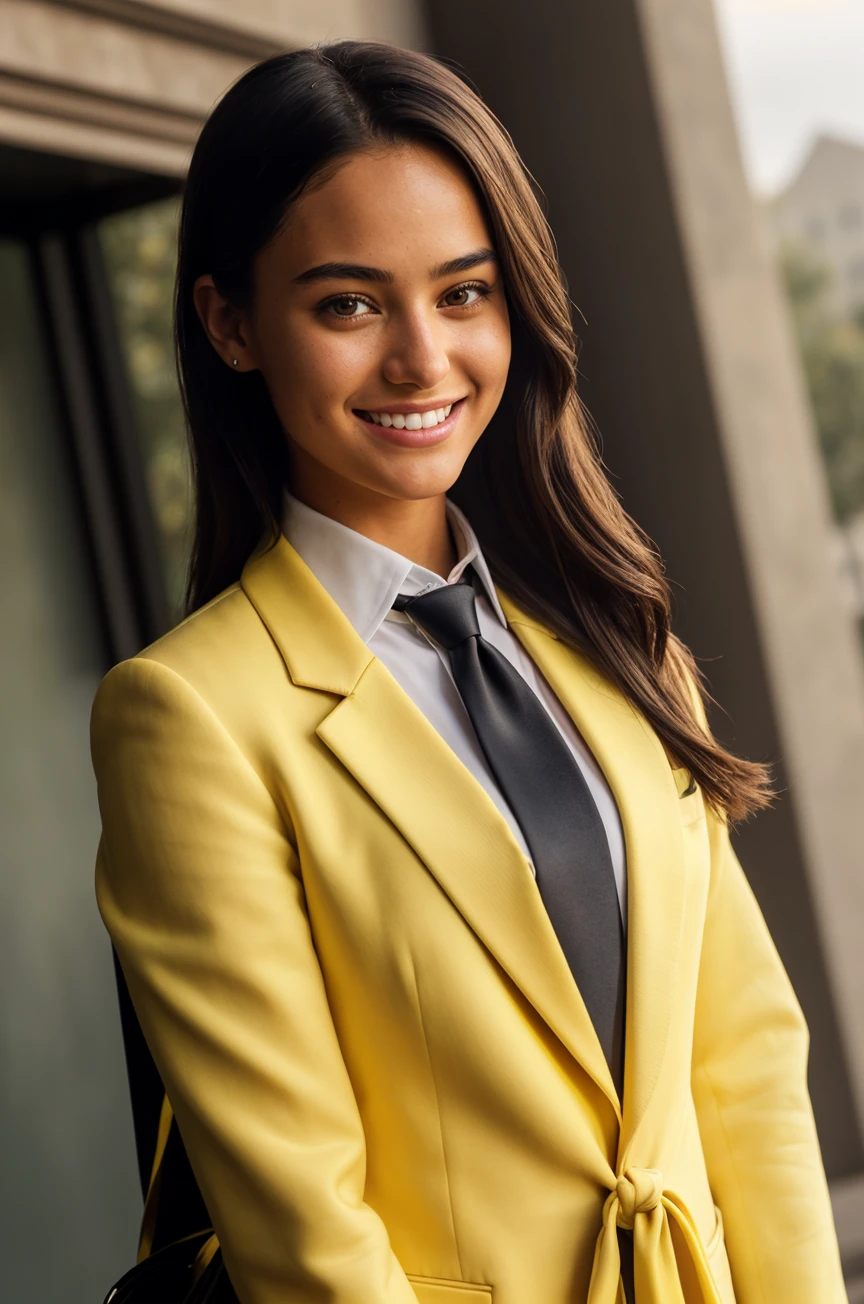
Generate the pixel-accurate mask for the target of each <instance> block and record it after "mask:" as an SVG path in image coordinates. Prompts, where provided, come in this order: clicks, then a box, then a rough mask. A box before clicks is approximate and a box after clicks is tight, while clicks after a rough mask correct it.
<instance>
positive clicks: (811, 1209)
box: [692, 810, 847, 1304]
mask: <svg viewBox="0 0 864 1304" xmlns="http://www.w3.org/2000/svg"><path fill="white" fill-rule="evenodd" d="M707 819H708V827H709V837H710V841H711V886H710V892H709V898H708V907H707V915H706V923H705V933H704V939H703V946H702V958H701V963H700V969H699V979H698V988H697V1001H696V1019H695V1032H694V1048H693V1078H692V1085H693V1095H694V1100H695V1105H696V1112H697V1117H698V1121H699V1129H700V1134H701V1137H702V1143H703V1149H704V1153H705V1157H706V1162H707V1165H708V1178H709V1182H710V1185H711V1189H712V1191H713V1194H714V1199H715V1201H716V1203H717V1204H718V1205H719V1207H720V1209H721V1211H722V1214H723V1220H724V1224H725V1228H726V1244H727V1249H728V1253H729V1260H730V1264H731V1268H732V1278H733V1284H734V1288H735V1296H736V1299H737V1301H738V1304H776V1301H778V1300H782V1301H783V1304H846V1299H847V1296H846V1290H845V1287H844V1284H843V1276H842V1272H841V1269H840V1257H839V1251H838V1247H837V1238H836V1234H835V1231H834V1222H833V1217H832V1211H831V1202H830V1199H829V1195H828V1187H827V1182H826V1179H825V1172H824V1169H823V1165H822V1157H821V1153H820V1149H819V1142H818V1139H817V1136H816V1128H815V1124H814V1120H813V1112H812V1108H811V1105H810V1098H809V1094H808V1090H807V1053H808V1042H809V1038H808V1032H807V1028H806V1025H805V1022H804V1017H803V1015H802V1012H801V1009H800V1006H799V1004H798V1001H797V999H796V997H795V994H794V992H793V990H792V986H791V984H790V982H789V979H788V977H787V975H786V972H785V970H784V968H783V965H782V963H781V960H780V957H779V955H778V954H777V951H776V949H775V947H774V944H773V942H772V940H771V937H770V935H769V933H768V929H767V926H766V924H765V921H764V918H763V916H762V913H761V911H760V909H759V906H758V904H757V902H756V899H755V897H754V895H753V892H752V890H751V888H750V886H749V884H748V882H747V880H746V878H745V876H744V873H743V870H742V868H741V865H740V863H739V861H738V858H737V856H736V855H735V852H734V850H733V848H732V846H731V843H730V841H729V833H728V829H727V826H726V823H725V821H724V820H723V819H721V818H719V817H718V816H716V815H715V814H714V813H713V812H712V811H710V810H709V811H708V815H707Z"/></svg>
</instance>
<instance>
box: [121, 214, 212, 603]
mask: <svg viewBox="0 0 864 1304" xmlns="http://www.w3.org/2000/svg"><path fill="white" fill-rule="evenodd" d="M179 215H180V200H179V198H174V199H168V200H160V201H159V202H158V203H155V204H148V205H146V206H145V207H142V208H136V209H130V210H129V211H128V212H124V213H117V214H115V215H113V216H112V217H109V218H106V219H105V220H104V221H103V222H102V223H101V225H100V237H101V243H102V249H103V253H104V257H105V262H106V266H107V270H108V277H109V282H110V284H111V288H112V291H113V298H114V307H115V312H116V315H117V321H118V328H119V331H120V336H121V342H122V345H123V350H124V353H125V356H126V361H127V366H128V372H129V380H130V386H131V390H132V398H133V403H134V409H135V419H136V424H137V427H138V431H139V434H140V437H141V443H142V451H143V455H144V463H145V467H146V473H147V485H148V490H149V494H150V501H151V503H152V506H153V514H154V517H155V520H156V526H157V529H158V533H159V541H160V547H161V555H162V565H163V572H164V575H165V584H166V588H167V590H168V595H169V598H170V600H171V604H172V607H173V612H174V616H175V618H176V619H178V620H179V619H180V617H181V615H182V602H183V590H184V586H185V580H186V567H187V562H188V555H189V547H190V543H191V538H190V516H191V493H190V477H189V463H188V454H187V445H186V434H185V425H184V416H183V408H182V404H181V401H180V392H179V389H178V386H177V376H176V372H175V368H174V349H173V340H172V315H173V295H174V276H175V271H176V263H177V224H178V220H179Z"/></svg>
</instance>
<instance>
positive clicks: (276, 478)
mask: <svg viewBox="0 0 864 1304" xmlns="http://www.w3.org/2000/svg"><path fill="white" fill-rule="evenodd" d="M406 141H416V142H423V143H427V144H431V145H434V146H437V147H438V148H441V149H445V150H447V151H449V152H450V154H451V156H455V157H456V158H457V159H458V160H460V161H461V164H462V166H463V168H464V169H465V171H466V173H467V175H468V177H469V178H470V179H471V181H472V183H473V185H474V188H475V191H476V193H477V195H478V198H479V200H480V202H481V204H482V205H483V207H484V209H485V212H486V215H487V218H488V221H489V223H490V225H491V228H492V231H493V233H494V239H495V245H496V249H497V252H498V256H499V259H500V262H501V267H502V270H503V273H504V284H505V287H506V293H507V299H508V306H509V310H510V318H511V330H512V336H513V352H512V362H511V367H510V372H509V376H508V380H507V385H506V388H505V393H504V397H503V399H502V402H501V404H500V406H499V409H498V411H497V413H496V414H495V417H494V418H493V420H492V422H491V423H490V425H489V427H488V429H487V430H486V431H485V432H484V434H483V436H482V438H481V439H480V440H479V441H478V443H477V445H476V447H475V449H474V451H473V452H472V454H471V456H470V457H469V459H468V462H467V463H466V466H465V468H464V470H463V472H462V474H461V476H460V477H459V480H458V481H457V483H456V484H455V485H454V486H453V488H452V490H451V496H452V497H453V498H454V500H455V501H456V502H458V503H459V505H460V506H461V507H462V508H463V510H464V511H465V512H466V514H467V515H468V517H469V519H470V521H471V523H472V525H473V526H474V529H475V530H476V532H477V535H478V537H479V539H480V542H481V544H482V547H483V549H484V552H485V554H486V557H487V560H488V562H489V566H490V569H491V571H492V574H493V576H494V578H495V581H496V583H498V584H500V586H501V587H502V589H504V590H505V591H506V592H507V593H508V594H509V595H510V596H511V597H512V598H513V599H514V600H515V601H516V602H517V603H518V604H519V606H521V607H522V608H523V609H524V610H525V611H526V612H528V613H530V614H531V615H533V616H535V617H536V618H538V619H539V620H540V621H542V622H543V623H544V624H545V625H546V626H547V627H548V628H550V629H551V630H553V631H554V632H555V633H557V634H558V635H559V636H560V637H561V638H562V639H564V640H565V641H566V642H567V643H568V644H570V645H572V646H573V647H575V648H577V649H578V650H579V651H580V652H582V653H583V655H585V656H587V657H588V658H590V660H591V661H592V662H593V663H594V664H595V665H596V667H597V668H598V669H599V670H600V671H601V672H602V673H603V674H604V675H606V676H607V677H608V678H609V679H610V680H611V681H612V682H613V683H615V684H616V685H617V686H618V687H619V688H620V689H621V690H622V692H623V693H624V694H625V695H626V696H627V698H628V699H629V700H630V701H631V702H632V704H633V705H634V706H635V707H636V708H637V709H638V710H639V711H640V712H641V713H642V715H643V716H644V717H645V718H646V720H648V721H649V723H650V724H651V725H652V726H653V728H654V729H655V731H656V732H657V734H658V736H659V738H660V739H661V741H662V743H663V745H664V748H665V749H666V752H667V755H668V756H669V757H670V762H671V763H672V764H674V765H676V766H681V767H685V768H686V769H687V770H688V771H689V772H690V774H691V776H692V778H693V779H695V780H696V782H697V783H698V784H699V785H700V786H701V788H702V791H703V793H704V795H705V798H706V800H707V801H708V802H709V803H710V804H711V805H712V806H713V807H714V808H715V810H717V811H718V812H725V814H726V815H727V817H728V818H729V819H730V821H735V820H738V819H741V818H743V817H744V816H746V815H748V814H750V813H751V812H752V811H755V810H757V809H759V808H760V807H763V806H766V805H768V804H769V802H770V801H771V800H772V793H771V789H770V776H769V773H768V770H767V768H766V767H765V766H764V765H761V764H759V763H756V762H753V761H747V760H743V759H741V758H739V757H737V756H734V755H733V754H732V753H730V752H729V751H727V750H726V749H725V748H723V747H722V746H721V745H720V744H719V743H718V742H717V741H716V740H715V739H714V738H713V737H712V736H711V734H710V732H709V731H708V728H707V725H706V723H705V715H704V701H705V699H707V697H708V694H707V692H706V689H705V685H704V676H703V675H702V673H701V671H700V670H699V668H698V667H697V665H696V663H695V661H694V658H693V655H692V653H691V652H690V651H689V649H688V648H687V647H685V645H684V644H683V643H682V642H681V641H680V640H679V639H678V638H677V637H676V636H675V635H674V634H673V633H672V632H671V629H670V592H669V587H668V585H667V582H666V580H665V579H664V572H663V565H662V562H661V559H660V557H659V556H658V554H657V551H656V549H655V548H654V546H653V545H652V543H651V541H650V539H648V537H647V536H646V535H645V534H644V532H643V531H642V530H641V529H640V528H639V526H638V525H637V524H636V523H635V522H634V521H633V520H632V519H631V518H630V517H629V516H628V515H627V513H626V512H625V511H624V509H623V508H622V506H621V503H620V502H619V500H618V497H617V496H616V494H615V492H614V490H613V489H612V486H611V484H610V483H609V480H608V479H607V477H606V474H605V472H604V469H603V465H602V462H601V460H600V456H599V452H598V449H597V447H596V444H595V441H594V439H593V436H592V434H591V431H590V426H589V423H588V421H587V420H586V417H585V413H584V412H583V410H582V407H581V405H580V401H579V398H578V395H577V392H576V357H577V345H576V337H575V334H574V330H573V323H572V319H571V312H570V303H569V300H568V297H567V293H566V291H565V288H564V284H563V281H562V276H561V271H560V268H559V265H558V259H557V256H556V251H555V244H554V240H553V237H552V234H551V231H550V229H549V226H548V224H547V222H546V219H545V217H544V215H543V211H542V209H541V206H540V203H539V202H538V199H537V195H536V193H535V188H534V186H533V183H532V179H531V177H530V176H529V174H528V172H527V171H526V169H525V167H524V165H523V163H522V162H521V160H520V158H519V155H518V154H517V152H516V149H515V148H514V146H513V143H512V141H511V139H510V137H509V136H508V134H507V132H506V131H505V130H504V128H503V127H502V126H501V124H500V123H499V122H498V120H497V119H496V118H495V116H494V115H493V114H492V113H491V111H490V110H489V109H488V108H487V107H486V105H485V104H484V103H483V101H482V100H481V99H480V97H479V95H477V94H476V92H475V91H474V90H473V88H472V87H471V86H470V85H469V84H468V82H467V80H466V79H464V78H463V77H462V76H461V75H460V74H459V73H458V71H456V70H454V69H453V68H451V67H450V66H449V65H448V64H446V63H444V62H442V61H440V60H438V59H434V58H431V57H429V56H427V55H422V54H417V53H414V52H411V51H408V50H401V49H397V48H395V47H393V46H388V45H382V44H376V43H371V42H361V41H339V42H337V43H334V44H329V45H323V46H317V47H313V48H311V49H305V50H296V51H292V52H290V53H287V54H281V55H277V56H275V57H274V58H271V59H267V60H265V61H264V62H262V63H259V64H257V65H255V66H254V67H253V68H251V69H249V71H248V72H246V73H245V74H244V75H243V76H242V77H241V78H240V79H239V80H238V81H237V82H236V83H235V84H234V85H233V86H232V87H231V88H230V89H229V90H228V91H227V93H226V94H225V95H224V96H223V98H222V99H221V101H220V102H219V104H218V105H217V106H216V108H215V109H214V111H213V112H212V114H211V115H210V117H209V118H208V120H207V122H206V123H205V125H204V127H203V129H202V131H201V134H200V136H199V139H198V142H197V144H196V147H195V151H194V154H193V157H192V161H191V165H190V168H189V173H188V177H187V182H186V187H185V192H184V199H183V209H182V215H181V222H180V238H179V265H178V275H177V286H176V301H175V323H176V355H177V368H178V374H179V379H180V386H181V392H182V395H183V401H184V405H185V409H186V417H187V426H188V432H189V440H190V445H191V452H192V465H193V477H194V488H195V502H196V522H195V539H194V547H193V554H192V562H191V567H190V574H189V584H188V589H187V611H189V612H191V611H193V610H195V609H197V608H198V607H199V606H201V605H202V604H203V603H205V602H207V601H208V600H209V599H210V598H212V597H214V596H215V595H216V594H217V593H219V592H220V591H221V590H222V589H223V588H225V587H226V586H228V585H230V584H232V583H234V582H235V581H236V580H237V579H239V576H240V572H241V570H242V568H243V565H244V563H245V562H246V560H247V558H248V557H249V555H250V554H251V552H252V551H253V550H254V549H255V548H256V546H258V545H259V543H260V542H261V541H262V539H265V540H267V539H268V538H272V540H273V541H274V542H275V540H276V538H277V537H278V532H279V524H278V521H279V512H280V504H281V497H282V490H283V487H284V486H285V485H286V484H288V483H290V467H289V463H288V451H287V441H286V439H285V435H284V432H283V430H282V428H281V426H280V424H279V421H278V418H277V416H276V413H275V410H274V408H273V405H272V403H271V401H270V398H269V394H268V392H267V389H266V385H265V383H264V380H263V377H262V376H261V374H260V373H259V372H249V373H245V374H240V375H235V374H233V373H232V372H231V371H230V370H229V369H228V368H227V367H226V366H225V364H224V362H223V361H222V360H221V358H219V356H218V355H217V353H216V352H215V350H214V349H213V348H212V346H211V345H210V342H209V340H208V339H207V337H206V335H205V333H204V330H203V327H202V325H201V322H200V320H199V318H198V315H197V312H196V311H195V307H194V303H193V298H192V287H193V285H194V283H195V280H196V279H197V277H199V276H201V275H202V274H203V273H208V272H209V273H210V274H211V275H212V277H213V280H214V282H215V284H216V287H217V289H218V290H219V292H220V293H221V294H222V295H224V296H225V298H226V299H228V300H229V301H230V302H232V303H234V304H236V305H237V306H248V305H249V304H250V303H251V299H252V286H253V262H254V259H255V256H256V254H257V253H258V252H259V251H260V249H261V248H262V247H263V246H264V245H265V244H266V243H267V242H268V241H269V240H271V239H272V238H273V237H274V236H275V235H276V234H277V233H278V231H279V230H280V229H281V226H282V224H283V223H284V221H285V219H286V216H287V214H288V211H289V209H290V206H291V204H292V202H293V201H294V200H295V199H296V198H297V197H298V196H299V195H300V193H301V192H302V191H303V190H304V188H305V187H307V186H308V185H309V184H310V182H312V181H313V180H315V179H319V178H320V177H321V176H322V175H326V174H327V173H326V171H325V169H328V168H331V167H333V166H338V163H339V161H340V160H341V159H342V158H344V157H346V156H348V155H349V154H351V153H353V152H356V151H358V150H364V149H369V148H371V147H374V146H380V145H381V144H386V143H403V142H406Z"/></svg>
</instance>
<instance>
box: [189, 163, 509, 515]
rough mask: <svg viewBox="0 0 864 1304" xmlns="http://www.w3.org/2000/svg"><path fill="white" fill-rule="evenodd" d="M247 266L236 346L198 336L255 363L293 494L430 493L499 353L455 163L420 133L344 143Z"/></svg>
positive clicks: (454, 472) (445, 472)
mask: <svg viewBox="0 0 864 1304" xmlns="http://www.w3.org/2000/svg"><path fill="white" fill-rule="evenodd" d="M254 275H255V296H254V307H253V309H252V310H251V312H249V313H248V314H245V315H244V317H243V319H242V320H241V321H240V322H239V324H238V327H237V335H236V336H235V339H236V340H237V342H236V343H235V342H232V341H231V340H228V339H223V340H222V342H221V343H222V344H223V345H224V346H225V347H220V342H219V341H218V339H216V338H214V332H213V331H212V330H211V332H210V334H211V339H213V341H214V344H215V345H216V347H217V348H218V349H219V352H220V353H221V354H222V356H223V357H225V358H226V360H227V361H228V362H229V365H230V363H231V359H232V358H233V357H238V358H239V360H240V362H239V366H238V368H237V370H240V369H243V370H250V369H253V368H256V367H257V368H259V369H260V370H261V372H262V374H263V376H264V379H265V381H266V384H267V388H268V390H269V393H270V396H271V398H272V401H273V405H274V407H275V409H276V412H277V413H278V415H279V418H280V420H281V422H282V426H283V428H284V430H285V432H286V436H287V438H288V441H289V444H290V447H291V454H292V471H293V488H294V490H295V492H297V493H298V495H299V496H302V497H304V498H305V499H306V501H307V502H310V503H311V504H312V505H313V506H319V507H320V506H323V505H325V504H327V503H328V502H329V503H332V502H333V501H334V495H336V500H337V501H338V500H340V499H341V500H344V499H345V498H346V497H350V498H353V499H355V500H356V499H357V497H358V496H359V497H360V498H361V499H366V500H370V495H375V496H380V495H383V496H384V497H386V498H390V499H403V500H405V499H426V498H431V497H434V496H436V495H440V494H443V493H445V492H446V491H447V490H448V489H449V488H450V486H451V485H452V484H453V482H454V481H455V480H456V478H457V476H458V475H459V472H460V471H461V469H462V466H463V464H464V462H465V459H466V458H467V456H468V454H469V453H470V451H471V449H472V448H473V446H474V444H475V443H476V441H477V440H478V439H479V437H480V435H481V433H482V432H483V430H484V429H485V427H486V426H487V424H488V422H489V420H490V418H491V416H492V414H493V413H494V411H495V409H496V407H497V406H498V403H499V402H500V399H501V395H502V392H503V390H504V383H505V380H506V377H507V369H508V366H509V362H510V329H509V321H508V315H507V305H506V302H505V297H504V286H503V282H502V275H501V270H500V268H499V266H498V263H497V260H496V258H495V254H494V252H493V249H492V237H491V234H490V231H489V228H488V226H487V223H486V220H485V218H484V215H483V212H482V210H481V208H480V205H479V204H478V202H477V199H476V197H475V195H474V192H473V190H472V188H471V186H470V184H469V183H468V181H467V180H466V178H465V176H464V174H463V173H462V171H461V169H460V168H459V166H458V165H457V164H455V163H454V162H452V161H451V160H450V159H449V157H447V156H446V155H445V154H443V153H442V152H439V151H437V150H434V149H432V148H427V147H425V146H423V145H402V146H394V147H391V148H386V149H381V150H379V151H375V152H372V153H363V154H357V155H353V156H352V157H351V158H349V159H348V161H346V162H345V163H344V164H343V165H342V166H340V167H339V168H338V170H337V171H336V172H335V174H333V175H332V176H330V177H329V179H327V180H326V181H324V182H322V183H320V184H318V185H315V186H313V188H312V189H311V190H309V191H308V192H307V193H305V194H304V195H303V196H302V197H301V198H300V199H299V200H298V201H297V203H296V204H295V205H294V207H293V209H292V211H291V213H290V217H289V221H288V223H287V225H286V227H285V229H284V230H283V231H282V232H281V233H280V234H279V235H278V236H277V237H276V238H275V239H274V240H273V241H272V243H271V244H269V245H268V246H266V247H265V248H264V249H262V250H261V252H260V253H259V254H258V257H257V259H256V263H255V269H254ZM201 279H202V280H203V281H208V280H209V278H201ZM211 285H212V283H211ZM197 289H198V287H197V286H196V291H197ZM212 308H213V302H212V300H211V309H212ZM199 311H201V308H200V306H199Z"/></svg>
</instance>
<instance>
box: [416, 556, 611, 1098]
mask: <svg viewBox="0 0 864 1304" xmlns="http://www.w3.org/2000/svg"><path fill="white" fill-rule="evenodd" d="M393 605H394V607H396V608H397V610H400V611H405V612H406V613H407V615H408V616H410V618H411V620H413V621H414V622H415V624H417V625H418V626H419V627H420V628H421V629H422V630H424V631H425V632H426V633H427V634H428V635H429V636H430V637H431V638H433V639H434V640H435V642H436V643H439V644H440V645H441V646H442V647H443V648H445V649H446V650H447V652H448V653H449V656H450V667H451V669H452V671H453V678H454V680H455V681H456V687H457V689H458V690H459V695H460V696H461V698H462V701H463V702H464V704H465V709H466V710H467V712H468V715H469V717H470V719H471V723H472V724H473V726H474V730H475V732H476V734H477V738H478V740H479V742H480V746H481V747H482V749H483V752H484V754H485V756H486V760H487V761H488V762H489V767H490V769H491V770H492V773H493V774H494V776H495V779H496V781H497V783H498V786H499V787H500V789H501V791H502V793H503V794H504V797H505V798H506V800H507V802H508V803H509V805H510V808H511V810H512V811H513V813H514V815H515V816H516V819H517V820H518V822H519V826H520V828H521V829H522V832H523V834H524V837H525V841H526V842H527V844H528V847H529V850H530V852H531V858H532V860H533V862H534V869H535V871H536V874H537V886H538V888H539V890H540V894H541V896H542V898H543V903H544V905H545V907H546V910H547V913H548V915H549V919H550V921H551V923H552V927H553V928H554V929H555V932H556V934H557V937H558V941H559V942H560V944H561V949H562V951H563V952H564V955H565V957H566V959H567V963H568V964H569V966H570V970H571V972H572V974H573V977H574V978H575V980H576V984H577V986H578V988H579V991H580V992H581V994H582V999H583V1000H584V1002H585V1005H586V1007H587V1009H588V1013H589V1014H590V1016H591V1019H592V1022H593V1024H594V1028H595V1030H596V1032H597V1036H598V1038H599V1040H600V1044H601V1046H602V1047H603V1050H604V1052H605V1055H606V1058H607V1060H608V1062H609V1067H610V1070H611V1072H612V1077H613V1081H614V1082H615V1085H616V1087H617V1088H618V1091H619V1094H620V1092H621V1086H622V1082H623V1057H624V991H625V957H626V949H625V946H624V934H623V928H622V925H621V913H620V908H619V905H618V893H617V889H616V886H615V875H614V872H613V869H612V857H611V855H610V852H609V843H608V840H607V838H606V830H605V828H604V827H603V821H602V820H601V818H600V813H599V811H598V810H597V806H596V805H595V802H594V798H593V797H592V795H591V790H590V788H589V787H588V785H587V783H586V782H585V778H584V776H583V774H582V771H581V769H580V768H579V766H578V764H577V763H576V761H575V759H574V757H573V755H572V753H571V752H570V749H569V748H568V746H567V744H566V743H565V742H564V739H563V738H562V736H561V734H560V733H559V731H558V729H557V727H556V725H555V724H554V722H553V721H552V719H551V718H550V716H549V714H548V712H547V711H546V709H545V707H544V706H543V705H542V703H541V702H540V701H539V699H538V698H537V695H536V694H535V693H534V691H533V690H532V689H531V688H530V687H529V686H528V684H527V683H526V682H525V680H524V679H523V678H522V676H521V675H520V674H519V672H518V671H517V670H515V669H514V668H513V666H511V665H510V662H509V661H508V660H507V659H506V657H504V656H502V654H501V653H500V652H499V651H498V649H497V648H496V647H493V645H492V644H491V643H489V642H487V641H486V639H484V638H483V637H482V636H481V634H480V626H479V624H478V621H477V608H476V604H475V596H474V590H473V588H472V587H471V585H470V584H469V583H467V582H464V581H463V582H459V583H456V584H445V585H443V586H442V587H440V588H437V589H432V590H430V591H429V592H428V593H423V594H420V595H418V596H417V597H413V598H411V597H405V596H400V597H398V598H397V599H396V601H395V602H394V604H393Z"/></svg>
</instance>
